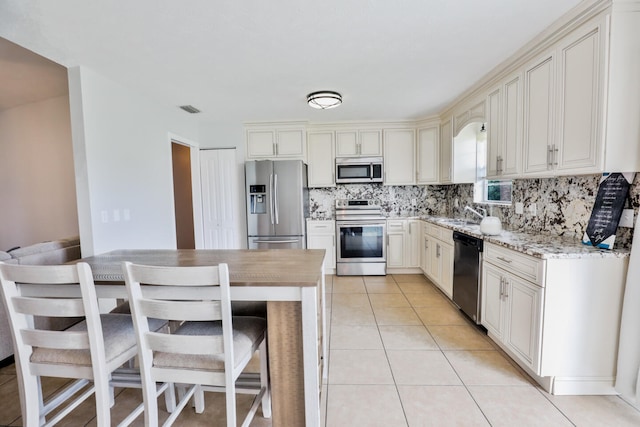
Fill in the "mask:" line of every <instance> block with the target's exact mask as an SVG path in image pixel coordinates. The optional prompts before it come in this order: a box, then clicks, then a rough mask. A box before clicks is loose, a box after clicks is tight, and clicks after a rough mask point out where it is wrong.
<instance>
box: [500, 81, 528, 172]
mask: <svg viewBox="0 0 640 427" xmlns="http://www.w3.org/2000/svg"><path fill="white" fill-rule="evenodd" d="M503 95H504V97H503V105H502V111H503V114H502V129H503V131H504V132H503V133H502V135H503V138H502V142H501V147H502V154H501V156H502V161H501V167H502V176H504V177H508V176H518V175H519V174H520V169H521V168H520V163H521V154H520V153H521V152H522V106H523V97H522V76H521V75H520V74H517V75H515V76H513V77H512V78H510V79H508V80H507V82H506V83H505V84H504V87H503Z"/></svg>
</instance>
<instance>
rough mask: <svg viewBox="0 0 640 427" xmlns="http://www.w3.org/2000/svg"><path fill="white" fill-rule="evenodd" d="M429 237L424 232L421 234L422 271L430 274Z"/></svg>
mask: <svg viewBox="0 0 640 427" xmlns="http://www.w3.org/2000/svg"><path fill="white" fill-rule="evenodd" d="M428 266H429V238H428V237H427V236H426V235H425V234H424V232H423V233H422V234H421V236H420V268H421V269H422V273H424V274H425V275H426V276H428V275H429V274H428V271H429V268H428Z"/></svg>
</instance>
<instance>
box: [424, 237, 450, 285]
mask: <svg viewBox="0 0 640 427" xmlns="http://www.w3.org/2000/svg"><path fill="white" fill-rule="evenodd" d="M426 232H427V237H426V238H427V240H426V242H423V243H424V244H425V246H426V249H425V252H426V257H427V258H426V259H425V261H424V262H425V266H426V274H427V276H428V277H429V279H431V281H432V282H433V283H434V284H435V285H436V286H437V287H439V288H440V290H442V292H444V293H445V294H446V295H447V296H448V297H449V298H452V297H453V258H454V246H453V231H452V230H450V229H448V228H444V227H440V226H438V225H435V224H427V229H426Z"/></svg>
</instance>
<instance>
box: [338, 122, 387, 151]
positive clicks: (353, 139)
mask: <svg viewBox="0 0 640 427" xmlns="http://www.w3.org/2000/svg"><path fill="white" fill-rule="evenodd" d="M360 156H362V157H368V156H371V157H373V156H375V157H378V156H382V130H380V129H361V130H338V131H336V157H360Z"/></svg>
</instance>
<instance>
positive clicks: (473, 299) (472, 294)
mask: <svg viewBox="0 0 640 427" xmlns="http://www.w3.org/2000/svg"><path fill="white" fill-rule="evenodd" d="M453 243H454V245H455V253H454V259H453V302H454V303H455V304H456V305H457V306H458V307H459V308H460V310H462V311H463V312H464V313H465V314H466V315H467V316H469V317H470V318H471V319H472V320H473V321H474V322H476V323H477V324H480V280H481V277H482V274H481V272H482V247H483V242H482V239H479V238H477V237H473V236H469V235H467V234H463V233H459V232H457V231H454V232H453Z"/></svg>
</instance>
